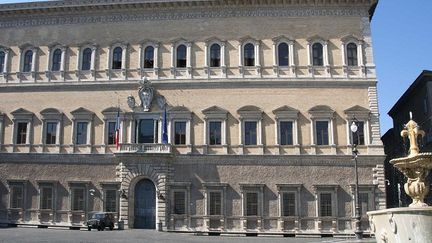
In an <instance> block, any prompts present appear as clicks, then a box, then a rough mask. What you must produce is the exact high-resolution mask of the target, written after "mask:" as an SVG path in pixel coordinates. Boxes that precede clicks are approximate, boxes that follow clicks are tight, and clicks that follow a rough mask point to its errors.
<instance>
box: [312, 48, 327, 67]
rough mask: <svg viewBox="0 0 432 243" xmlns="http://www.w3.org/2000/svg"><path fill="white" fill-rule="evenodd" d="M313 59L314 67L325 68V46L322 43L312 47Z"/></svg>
mask: <svg viewBox="0 0 432 243" xmlns="http://www.w3.org/2000/svg"><path fill="white" fill-rule="evenodd" d="M312 59H313V63H312V64H313V65H314V66H323V65H324V62H323V45H322V44H321V43H315V44H313V46H312Z"/></svg>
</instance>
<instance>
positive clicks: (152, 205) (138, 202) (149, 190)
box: [134, 179, 156, 229]
mask: <svg viewBox="0 0 432 243" xmlns="http://www.w3.org/2000/svg"><path fill="white" fill-rule="evenodd" d="M134 206H135V207H134V208H135V212H134V219H135V220H134V228H137V229H155V228H156V187H155V185H154V184H153V182H152V181H151V180H149V179H143V180H140V181H139V182H138V183H137V184H136V186H135V205H134Z"/></svg>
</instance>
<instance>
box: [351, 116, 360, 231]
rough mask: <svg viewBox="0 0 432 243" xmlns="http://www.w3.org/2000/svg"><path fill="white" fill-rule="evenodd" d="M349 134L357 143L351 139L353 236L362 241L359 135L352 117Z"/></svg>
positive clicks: (354, 119) (355, 121)
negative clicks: (358, 159) (353, 185)
mask: <svg viewBox="0 0 432 243" xmlns="http://www.w3.org/2000/svg"><path fill="white" fill-rule="evenodd" d="M350 129H351V132H352V133H353V135H354V134H355V135H356V136H357V141H355V140H354V137H353V145H352V154H353V157H354V173H355V195H354V196H355V198H354V203H355V215H354V220H355V231H354V234H355V236H356V239H362V238H363V231H362V230H361V216H360V204H359V203H360V201H359V181H358V169H357V156H358V154H359V152H358V150H357V145H358V143H359V141H360V135H359V133H358V125H357V119H356V118H355V117H354V118H353V122H352V124H351V126H350Z"/></svg>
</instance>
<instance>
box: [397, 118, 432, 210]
mask: <svg viewBox="0 0 432 243" xmlns="http://www.w3.org/2000/svg"><path fill="white" fill-rule="evenodd" d="M424 135H425V133H424V131H423V130H420V129H419V127H418V125H417V123H416V122H415V121H413V120H412V119H411V120H410V121H409V122H408V123H407V124H406V125H405V129H404V130H402V132H401V136H402V137H404V138H405V137H408V139H409V141H410V149H409V154H408V156H407V157H403V158H397V159H392V160H390V163H391V164H393V166H394V167H396V168H397V169H398V170H400V171H401V172H402V173H403V174H404V175H405V176H406V177H407V178H408V179H407V182H406V183H405V185H404V189H405V192H406V193H407V194H408V195H409V196H410V197H411V198H412V200H413V202H412V203H411V204H410V205H409V207H427V206H428V205H427V204H426V203H425V202H424V198H425V197H426V195H427V194H428V191H429V186H428V184H427V182H425V180H426V177H427V176H428V174H429V172H430V170H431V169H432V153H419V147H418V144H417V137H418V136H422V137H423V136H424Z"/></svg>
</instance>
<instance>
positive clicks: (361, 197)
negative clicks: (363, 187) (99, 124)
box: [358, 192, 369, 216]
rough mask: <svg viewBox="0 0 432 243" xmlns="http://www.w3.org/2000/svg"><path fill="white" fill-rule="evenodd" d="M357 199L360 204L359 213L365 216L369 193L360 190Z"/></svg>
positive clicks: (367, 209)
mask: <svg viewBox="0 0 432 243" xmlns="http://www.w3.org/2000/svg"><path fill="white" fill-rule="evenodd" d="M358 201H359V204H360V212H359V213H360V215H361V216H366V212H367V211H369V194H368V193H364V192H363V193H362V192H360V193H359V198H358Z"/></svg>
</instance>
